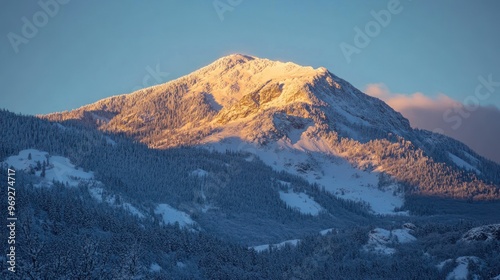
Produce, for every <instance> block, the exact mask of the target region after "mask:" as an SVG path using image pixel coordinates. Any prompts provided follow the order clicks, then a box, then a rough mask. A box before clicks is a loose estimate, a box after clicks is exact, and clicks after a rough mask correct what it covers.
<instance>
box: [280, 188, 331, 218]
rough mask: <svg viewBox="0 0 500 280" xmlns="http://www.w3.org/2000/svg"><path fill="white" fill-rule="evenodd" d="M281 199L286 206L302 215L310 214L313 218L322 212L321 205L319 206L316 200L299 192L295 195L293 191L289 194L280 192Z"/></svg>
mask: <svg viewBox="0 0 500 280" xmlns="http://www.w3.org/2000/svg"><path fill="white" fill-rule="evenodd" d="M279 193H280V199H281V200H283V201H284V202H285V203H286V205H288V206H289V207H291V208H293V209H297V210H299V211H300V213H302V214H310V215H313V216H317V215H319V212H320V211H321V210H322V207H321V205H319V204H318V203H317V202H316V201H314V199H312V198H311V197H310V196H309V195H307V194H305V193H302V192H299V193H295V192H293V191H291V190H289V191H288V192H283V191H280V192H279Z"/></svg>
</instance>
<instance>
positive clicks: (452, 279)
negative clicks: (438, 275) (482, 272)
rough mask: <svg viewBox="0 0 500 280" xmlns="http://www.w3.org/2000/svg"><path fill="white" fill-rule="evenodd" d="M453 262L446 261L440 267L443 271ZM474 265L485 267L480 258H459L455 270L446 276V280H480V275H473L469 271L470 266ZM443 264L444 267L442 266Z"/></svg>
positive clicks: (456, 260)
mask: <svg viewBox="0 0 500 280" xmlns="http://www.w3.org/2000/svg"><path fill="white" fill-rule="evenodd" d="M452 261H453V260H451V259H450V260H446V261H444V262H442V263H440V264H439V265H438V266H439V267H441V269H442V268H443V267H444V266H445V265H446V264H448V263H450V262H452ZM470 263H474V264H476V265H478V266H479V267H482V266H484V261H483V260H481V259H480V258H478V257H475V256H465V257H459V258H457V259H455V264H456V266H455V268H454V269H453V271H452V272H450V273H449V274H448V275H447V276H446V280H462V279H463V280H467V279H469V278H472V279H479V278H478V275H476V274H472V275H471V272H470V271H469V264H470ZM441 264H442V265H441Z"/></svg>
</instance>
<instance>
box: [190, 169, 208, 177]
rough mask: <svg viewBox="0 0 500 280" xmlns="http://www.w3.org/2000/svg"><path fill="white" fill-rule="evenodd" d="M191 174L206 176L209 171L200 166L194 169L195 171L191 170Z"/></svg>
mask: <svg viewBox="0 0 500 280" xmlns="http://www.w3.org/2000/svg"><path fill="white" fill-rule="evenodd" d="M191 175H193V176H198V177H205V176H207V175H208V171H205V170H203V169H200V168H198V169H196V170H193V171H192V172H191Z"/></svg>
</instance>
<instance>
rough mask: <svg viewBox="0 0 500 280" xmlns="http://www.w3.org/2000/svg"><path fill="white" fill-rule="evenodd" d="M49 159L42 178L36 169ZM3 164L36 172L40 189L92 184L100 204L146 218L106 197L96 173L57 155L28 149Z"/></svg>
mask: <svg viewBox="0 0 500 280" xmlns="http://www.w3.org/2000/svg"><path fill="white" fill-rule="evenodd" d="M29 158H31V159H29ZM47 158H48V162H49V164H48V165H46V167H45V177H41V175H42V170H35V169H39V168H38V167H37V165H38V162H40V165H43V162H47ZM3 164H6V165H7V166H9V167H10V166H12V167H14V169H16V170H22V171H25V172H31V171H34V173H35V174H34V175H36V176H39V177H40V178H41V179H42V180H41V182H40V183H39V184H37V185H35V186H38V187H41V186H47V187H50V186H52V182H53V181H56V182H61V183H63V184H65V185H68V186H70V187H76V186H78V184H80V183H92V186H91V187H89V189H88V190H89V193H90V195H91V196H92V197H93V198H94V199H96V200H97V201H98V202H104V203H107V204H109V205H110V206H113V207H120V208H122V209H124V210H126V211H128V212H129V213H131V214H132V215H134V216H137V217H139V218H144V217H145V216H144V214H143V213H142V212H141V211H140V210H139V209H137V208H136V207H134V206H133V205H132V204H130V203H128V202H120V203H117V202H116V201H115V200H116V199H115V196H114V195H111V194H108V195H106V194H105V191H104V189H103V187H104V185H103V184H102V183H101V182H99V181H96V180H94V173H93V172H92V171H88V172H86V171H83V169H82V168H76V167H75V165H74V164H72V163H71V161H70V160H69V159H68V158H65V157H61V156H55V155H50V156H49V153H47V152H44V151H40V150H36V149H26V150H22V151H20V152H19V154H18V155H15V156H10V157H8V158H7V159H6V160H5V161H4V162H3Z"/></svg>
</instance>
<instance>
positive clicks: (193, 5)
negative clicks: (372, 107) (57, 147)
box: [0, 0, 500, 114]
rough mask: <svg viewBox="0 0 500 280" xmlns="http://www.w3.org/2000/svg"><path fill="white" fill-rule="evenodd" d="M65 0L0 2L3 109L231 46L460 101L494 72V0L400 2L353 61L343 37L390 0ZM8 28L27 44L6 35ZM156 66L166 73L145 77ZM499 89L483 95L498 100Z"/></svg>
mask: <svg viewBox="0 0 500 280" xmlns="http://www.w3.org/2000/svg"><path fill="white" fill-rule="evenodd" d="M52 1H56V0H52ZM59 1H61V3H62V2H63V1H62V0H59ZM65 1H67V2H68V3H65V4H60V3H59V2H53V3H57V5H58V11H56V12H55V13H53V15H48V16H47V20H45V22H44V17H43V15H41V13H46V14H47V13H48V12H44V10H43V8H42V6H41V5H40V4H39V3H48V2H51V0H41V1H40V2H38V3H37V1H3V2H2V5H3V7H2V9H1V12H0V21H1V25H0V33H1V34H3V37H2V40H0V59H1V64H0V75H1V88H2V91H3V92H2V94H1V97H2V100H1V103H0V107H2V108H6V109H8V110H11V111H14V112H21V113H25V114H43V113H49V112H54V111H62V110H70V109H74V108H77V107H79V106H82V105H85V104H88V103H91V102H94V101H97V100H99V99H101V98H105V97H108V96H111V95H116V94H122V93H128V92H131V91H132V90H133V89H136V88H139V87H142V86H149V85H152V84H155V83H161V82H166V81H168V80H171V79H174V78H177V77H180V76H182V75H185V74H188V73H190V72H191V71H193V70H195V69H197V68H200V67H202V66H205V65H207V64H209V63H211V62H212V61H214V60H215V59H217V58H219V57H221V56H224V55H227V54H230V53H245V54H251V55H255V56H258V57H265V58H269V59H276V60H283V61H294V62H296V63H298V64H302V65H312V66H314V67H319V66H325V67H326V68H328V69H329V70H330V71H331V72H333V73H335V74H336V75H338V76H340V77H342V78H344V79H346V80H347V81H350V82H351V83H353V84H354V85H355V86H357V87H358V88H360V89H362V90H363V89H364V88H365V87H366V86H367V85H368V84H374V83H383V84H385V85H386V86H387V87H388V88H390V90H391V91H392V92H397V93H402V94H412V93H415V92H422V93H424V94H425V95H427V96H430V97H433V96H436V95H437V94H438V93H444V94H446V95H448V96H450V97H452V98H453V99H455V100H458V101H462V100H464V99H465V98H466V97H467V96H470V95H472V94H474V89H475V87H476V86H477V84H478V76H480V75H482V76H487V75H492V77H493V80H495V81H497V80H498V81H500V67H499V65H500V55H499V52H500V36H498V28H499V27H500V17H498V12H499V11H500V2H499V1H481V2H473V1H434V2H431V1H409V0H401V1H400V4H399V6H398V7H399V9H400V12H399V13H397V14H392V15H391V20H390V21H389V23H388V24H387V25H386V26H385V27H383V26H380V30H379V32H378V33H377V34H376V35H375V36H373V37H372V38H370V43H369V44H368V46H366V47H363V48H359V50H360V52H359V53H356V54H353V55H352V56H351V57H350V58H351V61H350V63H348V61H347V60H346V57H345V56H344V54H343V52H342V50H341V48H340V45H341V44H342V43H346V44H350V45H352V46H355V42H354V37H355V34H356V32H355V30H354V28H355V27H359V28H360V29H362V30H364V29H365V27H366V26H367V24H369V22H371V21H374V17H373V15H372V14H371V12H372V11H375V12H378V11H380V10H387V9H388V4H390V3H391V1H326V0H325V1H298V0H297V1H264V0H252V1H250V0H242V1H238V0H220V1H219V2H217V3H219V4H220V3H222V4H223V5H224V4H225V5H229V6H226V7H230V8H231V10H228V11H225V12H223V13H222V16H223V18H222V17H220V16H219V14H221V12H220V11H219V13H218V12H217V10H216V8H214V1H211V0H190V1H186V0H183V1H181V0H179V1H159V0H158V1H154V0H153V1H132V0H124V1H96V0H90V1H75V0H70V1H68V0H65ZM231 4H233V5H234V7H233V6H231ZM51 8H54V6H53V5H52V6H51ZM23 17H25V18H26V19H27V20H28V21H29V22H30V23H34V22H35V21H36V22H37V23H38V25H39V26H40V27H37V29H38V30H37V32H35V34H34V35H32V34H28V35H30V36H32V38H26V37H25V36H23V33H22V28H23V25H25V22H23V20H22V18H23ZM35 27H36V26H35ZM9 34H10V37H9ZM12 34H16V35H17V36H20V37H22V38H24V42H23V43H19V41H16V44H17V45H16V44H13V43H12V42H11V41H12V36H14V35H12ZM16 38H19V37H16ZM26 41H27V42H26ZM13 45H15V46H13ZM16 48H17V51H18V52H17V53H16V51H15V49H16ZM155 68H158V69H159V70H160V72H162V73H163V74H161V75H159V76H157V77H156V78H153V79H145V77H147V76H148V75H150V74H148V73H149V72H150V71H151V70H152V69H155ZM164 73H169V74H168V75H166V74H164ZM144 80H146V82H144ZM498 92H500V89H499V90H498ZM498 92H497V93H496V94H492V95H491V96H490V97H489V98H487V99H486V100H481V102H482V105H495V106H496V107H500V98H499V97H498V96H499V94H498Z"/></svg>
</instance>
